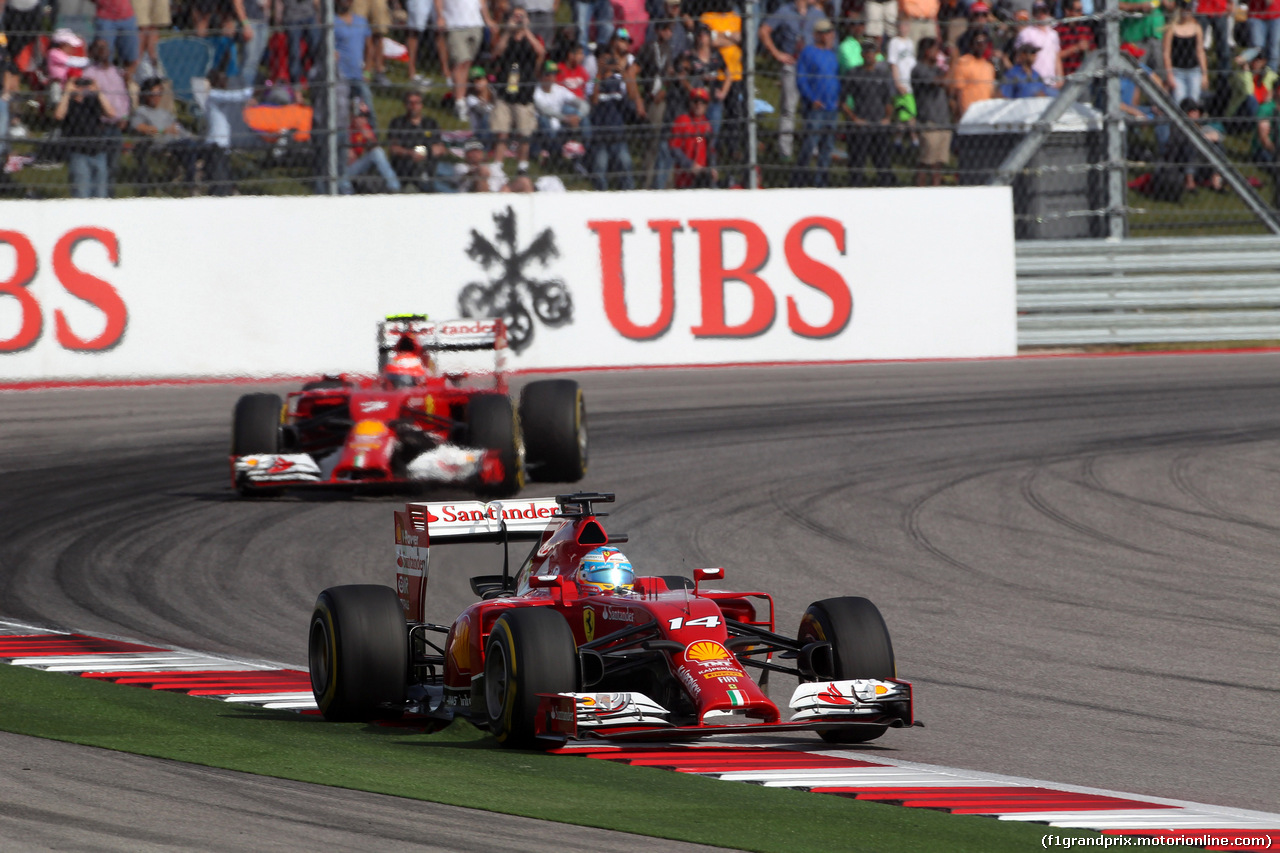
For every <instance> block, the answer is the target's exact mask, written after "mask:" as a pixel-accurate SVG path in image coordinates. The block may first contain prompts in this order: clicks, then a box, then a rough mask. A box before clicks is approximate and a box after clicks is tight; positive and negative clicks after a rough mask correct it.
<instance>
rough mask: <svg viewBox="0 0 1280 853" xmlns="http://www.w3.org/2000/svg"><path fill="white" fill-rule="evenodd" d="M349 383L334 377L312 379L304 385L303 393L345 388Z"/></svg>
mask: <svg viewBox="0 0 1280 853" xmlns="http://www.w3.org/2000/svg"><path fill="white" fill-rule="evenodd" d="M350 384H351V383H349V382H347V381H346V380H343V379H339V378H337V377H336V376H326V377H325V378H323V379H313V380H311V381H310V382H307V383H304V384H303V386H302V390H303V391H331V390H334V389H337V388H347V387H349V386H350Z"/></svg>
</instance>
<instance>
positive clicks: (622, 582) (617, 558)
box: [578, 546, 636, 592]
mask: <svg viewBox="0 0 1280 853" xmlns="http://www.w3.org/2000/svg"><path fill="white" fill-rule="evenodd" d="M635 581H636V573H635V572H634V571H633V570H632V568H631V561H630V560H628V559H627V555H626V554H623V553H622V552H621V551H619V550H618V549H617V548H610V547H608V546H605V547H603V548H596V549H595V550H594V551H590V552H588V553H587V555H586V556H585V557H583V558H582V565H581V566H580V567H579V568H578V583H579V584H582V585H583V586H587V587H592V589H591V590H590V591H591V592H630V591H631V586H632V585H633V584H634V583H635Z"/></svg>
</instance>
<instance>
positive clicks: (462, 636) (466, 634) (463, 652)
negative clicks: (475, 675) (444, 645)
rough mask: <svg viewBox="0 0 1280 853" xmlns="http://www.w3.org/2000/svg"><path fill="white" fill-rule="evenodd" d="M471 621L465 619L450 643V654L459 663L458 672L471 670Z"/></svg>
mask: <svg viewBox="0 0 1280 853" xmlns="http://www.w3.org/2000/svg"><path fill="white" fill-rule="evenodd" d="M470 640H471V623H470V622H466V621H464V622H463V623H462V625H461V626H460V627H458V628H457V629H456V630H455V631H454V634H453V642H452V643H450V644H449V654H450V655H452V656H453V661H454V663H455V664H457V667H458V672H470V671H471V642H470Z"/></svg>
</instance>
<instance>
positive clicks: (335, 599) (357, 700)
mask: <svg viewBox="0 0 1280 853" xmlns="http://www.w3.org/2000/svg"><path fill="white" fill-rule="evenodd" d="M307 658H308V664H309V668H310V670H311V691H312V693H314V694H315V697H316V705H317V706H319V708H320V713H321V714H323V715H324V718H325V719H326V720H331V721H337V722H350V721H359V720H372V719H378V718H381V719H386V718H395V717H399V716H400V715H401V714H402V713H403V712H404V702H405V684H406V682H407V681H408V672H409V634H408V628H407V626H406V623H405V618H404V609H403V608H402V607H401V606H400V599H399V598H397V597H396V593H395V590H393V589H391V587H388V586H378V585H376V584H353V585H350V586H334V587H330V588H329V589H326V590H325V591H324V592H322V593H320V597H319V598H317V599H316V609H315V612H314V613H312V615H311V633H310V636H309V638H308V643H307Z"/></svg>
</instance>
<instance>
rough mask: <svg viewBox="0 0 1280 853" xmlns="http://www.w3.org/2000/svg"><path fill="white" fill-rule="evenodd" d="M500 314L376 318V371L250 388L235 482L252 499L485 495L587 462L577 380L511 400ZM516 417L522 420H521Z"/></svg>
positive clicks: (582, 469) (555, 478)
mask: <svg viewBox="0 0 1280 853" xmlns="http://www.w3.org/2000/svg"><path fill="white" fill-rule="evenodd" d="M505 352H506V332H505V328H504V327H503V324H502V321H501V320H450V321H442V322H431V321H429V320H428V319H427V318H426V317H425V316H418V315H406V316H399V317H388V318H387V319H386V320H385V321H383V322H382V323H380V324H379V325H378V368H379V373H378V376H377V377H368V376H356V375H349V374H344V375H342V376H326V377H324V378H323V379H318V380H315V381H313V382H308V383H307V384H306V385H304V386H303V388H302V390H301V391H296V392H293V393H291V394H289V395H288V398H287V401H285V400H281V399H280V397H279V396H278V395H276V394H246V395H245V396H243V397H241V398H240V400H239V401H238V402H237V403H236V408H235V414H234V417H233V419H232V430H231V478H232V483H233V485H234V486H235V488H236V489H237V490H238V491H239V492H240V493H241V494H242V495H246V496H251V495H263V494H274V493H278V492H279V491H280V490H281V489H284V488H292V487H300V486H310V487H315V486H329V487H345V488H363V489H369V488H374V487H381V488H386V487H403V486H406V485H409V484H415V483H436V484H452V485H458V486H462V487H465V488H469V489H472V490H474V491H475V492H476V493H477V494H479V495H482V496H487V497H510V496H513V495H515V494H517V493H518V492H519V491H520V489H521V488H522V487H523V486H524V484H525V479H526V477H528V478H529V479H534V480H542V481H549V482H562V483H573V482H577V481H578V480H580V479H582V476H583V475H584V474H585V473H586V470H587V410H586V404H585V402H584V399H583V395H582V389H581V388H579V387H578V383H576V382H574V381H572V380H569V379H549V380H542V381H538V382H530V383H529V384H528V385H526V386H525V387H524V389H523V390H522V391H521V393H520V406H519V411H518V413H517V411H516V409H515V407H514V406H513V405H512V403H511V399H510V397H509V396H508V389H507V380H506V374H505V372H504V369H503V356H504V354H505ZM517 414H518V417H517Z"/></svg>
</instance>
